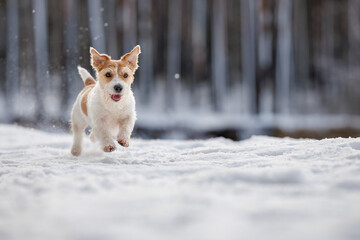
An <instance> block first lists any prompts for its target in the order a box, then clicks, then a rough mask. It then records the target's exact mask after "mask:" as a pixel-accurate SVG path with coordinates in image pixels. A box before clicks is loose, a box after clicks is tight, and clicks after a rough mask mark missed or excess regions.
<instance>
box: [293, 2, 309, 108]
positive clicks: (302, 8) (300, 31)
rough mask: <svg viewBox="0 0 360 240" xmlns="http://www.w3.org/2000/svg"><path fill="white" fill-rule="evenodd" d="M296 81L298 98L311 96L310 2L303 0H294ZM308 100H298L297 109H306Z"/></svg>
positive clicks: (296, 95)
mask: <svg viewBox="0 0 360 240" xmlns="http://www.w3.org/2000/svg"><path fill="white" fill-rule="evenodd" d="M293 14H294V17H293V19H294V24H293V27H294V28H295V29H296V30H295V29H294V31H293V34H294V39H293V42H294V61H295V69H294V75H295V78H294V83H295V86H294V87H295V88H296V89H295V96H294V97H296V98H298V99H299V98H302V97H303V96H306V97H305V98H306V99H308V98H309V97H310V96H309V94H310V92H309V91H310V56H309V55H310V49H309V29H308V3H307V1H303V0H294V12H293ZM306 103H307V101H298V102H297V106H296V107H297V109H298V110H299V111H300V112H303V111H306V109H307V105H306Z"/></svg>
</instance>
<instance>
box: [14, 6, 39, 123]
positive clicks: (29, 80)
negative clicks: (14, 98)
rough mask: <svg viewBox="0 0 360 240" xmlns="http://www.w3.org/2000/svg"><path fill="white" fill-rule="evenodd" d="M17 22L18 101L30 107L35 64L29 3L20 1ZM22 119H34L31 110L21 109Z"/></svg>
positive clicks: (34, 84) (33, 99) (34, 94)
mask: <svg viewBox="0 0 360 240" xmlns="http://www.w3.org/2000/svg"><path fill="white" fill-rule="evenodd" d="M19 7H20V9H19V10H20V12H19V20H20V24H19V27H20V36H19V40H20V42H19V44H20V45H19V46H20V48H19V50H20V52H19V54H20V59H19V64H20V66H21V67H20V68H19V76H20V85H19V89H20V96H19V97H18V98H19V99H20V101H22V102H26V103H27V105H29V106H32V105H33V104H35V96H36V92H35V89H34V86H36V82H35V71H34V69H35V64H34V57H35V55H34V31H33V30H34V29H33V27H32V24H33V21H32V18H33V15H34V14H33V13H32V11H29V9H32V3H31V1H22V4H20V5H19ZM22 115H23V116H22V117H24V118H28V119H32V118H34V112H33V108H32V107H29V108H23V109H22Z"/></svg>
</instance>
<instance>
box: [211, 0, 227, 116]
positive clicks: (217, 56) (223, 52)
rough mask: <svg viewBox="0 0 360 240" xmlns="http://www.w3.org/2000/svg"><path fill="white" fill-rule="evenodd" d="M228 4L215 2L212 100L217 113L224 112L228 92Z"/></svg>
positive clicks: (212, 46)
mask: <svg viewBox="0 0 360 240" xmlns="http://www.w3.org/2000/svg"><path fill="white" fill-rule="evenodd" d="M226 36H227V33H226V2H225V1H222V0H214V1H213V12H212V36H211V39H212V41H211V50H212V51H211V55H212V56H211V59H212V64H211V70H212V74H211V80H212V100H213V107H214V110H215V111H222V110H223V108H224V100H225V96H226V91H227V77H228V76H227V44H226V43H227V40H226Z"/></svg>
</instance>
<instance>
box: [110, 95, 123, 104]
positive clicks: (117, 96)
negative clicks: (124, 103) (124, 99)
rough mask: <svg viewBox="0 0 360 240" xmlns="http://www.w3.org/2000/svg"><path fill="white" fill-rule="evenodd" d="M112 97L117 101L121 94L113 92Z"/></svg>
mask: <svg viewBox="0 0 360 240" xmlns="http://www.w3.org/2000/svg"><path fill="white" fill-rule="evenodd" d="M111 99H112V100H114V101H115V102H117V101H119V100H120V99H121V95H120V94H112V95H111Z"/></svg>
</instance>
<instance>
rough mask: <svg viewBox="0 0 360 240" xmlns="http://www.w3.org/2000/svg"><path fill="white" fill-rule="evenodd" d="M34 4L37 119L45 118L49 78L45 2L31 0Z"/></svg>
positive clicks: (42, 0) (43, 0)
mask: <svg viewBox="0 0 360 240" xmlns="http://www.w3.org/2000/svg"><path fill="white" fill-rule="evenodd" d="M33 5H34V11H35V12H34V34H35V65H36V92H37V95H36V96H37V100H36V102H37V110H36V115H37V117H38V119H40V120H45V116H47V115H46V112H45V111H46V110H47V109H46V108H45V103H48V104H51V103H50V102H49V101H48V100H49V97H50V96H49V93H50V92H51V90H50V78H49V65H48V64H49V57H48V45H47V44H48V30H47V3H46V1H45V0H33ZM49 107H51V106H49Z"/></svg>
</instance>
